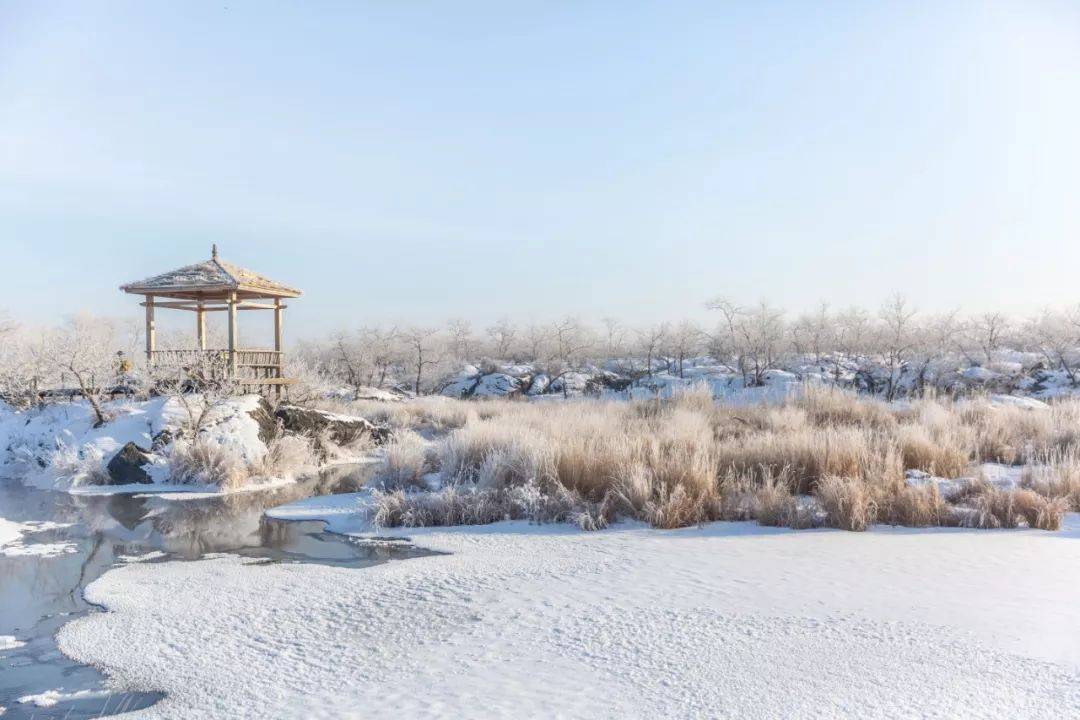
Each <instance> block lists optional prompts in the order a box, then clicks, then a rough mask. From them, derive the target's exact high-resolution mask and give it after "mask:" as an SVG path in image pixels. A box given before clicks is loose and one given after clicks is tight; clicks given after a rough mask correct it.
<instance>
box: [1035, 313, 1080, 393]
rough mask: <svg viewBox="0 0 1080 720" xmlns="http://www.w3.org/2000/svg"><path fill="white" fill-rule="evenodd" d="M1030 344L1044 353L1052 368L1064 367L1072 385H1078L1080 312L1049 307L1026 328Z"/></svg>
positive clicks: (1063, 369) (1062, 369) (1037, 350)
mask: <svg viewBox="0 0 1080 720" xmlns="http://www.w3.org/2000/svg"><path fill="white" fill-rule="evenodd" d="M1024 336H1025V338H1026V341H1027V344H1028V345H1029V346H1031V347H1032V348H1033V349H1034V350H1035V351H1036V352H1038V353H1040V354H1041V355H1042V356H1043V357H1044V358H1045V359H1046V363H1047V365H1048V366H1049V367H1051V368H1057V369H1060V370H1061V371H1062V372H1064V373H1065V376H1066V377H1067V378H1068V379H1069V384H1071V385H1076V384H1077V377H1078V376H1077V364H1078V358H1080V355H1078V353H1077V345H1078V343H1080V313H1077V312H1076V311H1075V310H1074V311H1072V312H1060V311H1052V310H1046V311H1044V312H1043V313H1042V314H1041V315H1040V316H1038V317H1037V318H1033V319H1031V320H1029V321H1028V322H1027V324H1026V325H1025V327H1024Z"/></svg>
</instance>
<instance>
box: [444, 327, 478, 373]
mask: <svg viewBox="0 0 1080 720" xmlns="http://www.w3.org/2000/svg"><path fill="white" fill-rule="evenodd" d="M446 335H447V338H448V340H449V343H448V344H449V349H450V352H451V353H453V357H454V359H456V360H459V361H461V362H468V361H469V360H475V359H476V358H475V357H474V354H473V353H474V350H475V347H474V345H475V341H474V338H473V331H472V324H471V323H470V322H469V321H468V320H465V319H463V318H455V319H453V320H451V321H450V322H449V323H447V325H446Z"/></svg>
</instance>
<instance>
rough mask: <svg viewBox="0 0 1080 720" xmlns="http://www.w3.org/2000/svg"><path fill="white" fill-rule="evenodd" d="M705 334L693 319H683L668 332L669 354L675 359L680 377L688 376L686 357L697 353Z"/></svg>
mask: <svg viewBox="0 0 1080 720" xmlns="http://www.w3.org/2000/svg"><path fill="white" fill-rule="evenodd" d="M703 335H704V334H703V333H702V331H701V328H700V327H698V325H697V323H695V322H693V321H692V320H683V321H682V322H680V323H679V324H678V325H676V326H675V327H674V329H673V330H672V331H671V332H670V333H668V347H669V348H670V351H671V352H670V353H669V354H670V355H671V357H672V358H674V360H675V365H676V367H677V368H678V372H679V377H681V378H684V377H686V370H685V365H686V358H688V357H692V356H693V355H696V354H697V352H698V350H699V349H700V348H701V342H702V338H703Z"/></svg>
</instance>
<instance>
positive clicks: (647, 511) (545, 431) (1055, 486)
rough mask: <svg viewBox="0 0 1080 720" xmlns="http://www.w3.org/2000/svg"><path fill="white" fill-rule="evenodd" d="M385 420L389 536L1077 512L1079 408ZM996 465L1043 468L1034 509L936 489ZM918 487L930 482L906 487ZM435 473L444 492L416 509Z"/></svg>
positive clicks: (925, 522) (851, 400) (554, 412)
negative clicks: (493, 524) (454, 528)
mask: <svg viewBox="0 0 1080 720" xmlns="http://www.w3.org/2000/svg"><path fill="white" fill-rule="evenodd" d="M389 405H390V406H391V407H392V408H393V409H392V410H387V413H394V414H396V415H398V416H400V417H398V418H397V419H396V420H395V421H394V422H397V423H398V426H399V427H401V428H403V429H402V430H400V431H399V432H398V434H397V435H396V436H395V439H394V440H392V441H391V442H390V444H389V445H388V446H387V448H386V452H385V460H384V468H383V472H382V475H383V477H384V479H385V481H384V490H385V491H386V492H387V494H386V495H385V496H383V497H381V499H380V506H379V507H380V510H379V513H378V519H379V520H380V521H382V522H387V523H396V524H433V523H434V524H445V523H450V524H454V523H458V522H466V521H467V522H482V521H493V520H494V519H504V518H516V519H529V520H534V521H545V520H551V519H559V520H563V521H572V522H579V524H580V525H582V526H583V527H603V526H604V525H606V524H607V523H609V522H611V521H612V520H614V519H615V518H617V517H626V518H633V519H637V520H641V521H644V522H647V523H649V524H650V525H653V526H654V527H658V528H675V527H684V526H687V525H694V524H698V523H703V522H709V521H713V520H757V521H758V522H759V523H762V524H767V525H777V526H786V527H809V526H813V525H820V524H824V525H829V526H833V527H838V528H844V529H847V530H853V531H859V530H865V529H866V528H867V527H869V526H870V525H871V524H873V523H875V522H884V523H891V524H895V525H908V526H916V527H923V526H935V525H957V524H968V525H972V526H976V527H1014V526H1017V525H1027V526H1030V527H1040V528H1052V527H1056V526H1057V524H1059V523H1060V515H1061V511H1062V510H1061V508H1063V507H1065V506H1066V505H1068V504H1072V506H1073V507H1076V504H1077V503H1078V501H1080V461H1077V460H1076V459H1075V458H1076V457H1080V455H1077V453H1080V450H1076V449H1075V445H1076V443H1077V442H1080V441H1078V440H1077V439H1076V431H1075V430H1074V429H1073V428H1074V426H1072V425H1071V423H1074V422H1076V423H1078V424H1080V403H1076V402H1073V401H1068V402H1066V403H1063V404H1062V406H1061V407H1058V406H1054V407H1052V408H1051V409H1049V410H1047V409H1045V408H1034V409H1032V408H1023V407H1015V406H1008V405H997V404H994V403H993V402H992V401H991V400H990V399H988V398H976V399H971V400H963V401H956V400H952V399H950V398H938V397H933V396H929V397H926V398H923V399H921V400H917V401H913V402H908V403H904V404H902V405H901V404H897V405H890V404H886V403H883V402H880V401H878V400H873V399H865V398H860V397H859V396H857V395H855V394H854V393H851V392H847V391H844V390H839V389H836V388H833V387H824V386H808V387H806V388H805V391H804V392H802V393H797V394H795V395H793V396H792V397H791V398H790V399H788V400H787V401H786V402H784V403H782V404H780V405H771V406H770V405H758V406H749V407H746V406H740V407H735V406H724V405H720V404H718V403H716V402H715V401H714V400H713V398H712V395H711V393H710V392H709V390H708V389H707V388H693V389H691V390H688V391H684V392H679V393H676V394H675V395H674V396H673V397H670V398H666V399H651V400H647V401H637V402H618V401H603V400H577V401H571V402H561V403H554V402H542V403H541V402H536V403H530V402H498V401H486V402H480V403H475V402H473V403H470V402H466V401H446V402H443V401H439V402H432V403H424V404H422V406H421V407H419V408H418V409H411V410H410V409H405V408H407V407H408V406H409V405H410V403H400V404H389ZM386 417H387V418H388V417H389V415H386ZM377 419H380V418H377ZM383 419H384V418H383ZM436 426H439V427H441V428H443V429H442V430H441V431H438V432H432V431H431V430H432V428H434V427H436ZM408 427H413V428H421V429H423V431H424V432H425V434H426V435H427V436H428V437H429V438H430V439H424V438H423V437H421V436H420V435H417V434H416V433H415V432H412V431H410V430H408V429H407V428H408ZM1039 458H1042V459H1041V460H1039ZM987 461H997V462H1002V461H1008V462H1028V463H1033V464H1032V465H1031V467H1030V468H1029V471H1028V472H1027V473H1026V474H1025V480H1024V491H1025V492H1023V493H1022V492H1019V491H1011V490H1010V491H1008V493H1007V496H1003V495H998V494H995V492H996V490H995V488H993V487H992V486H990V485H989V484H988V483H980V482H978V481H972V482H969V483H966V484H965V485H964V486H963V489H962V492H960V493H958V494H957V496H956V497H943V496H942V494H941V492H940V491H939V490H938V486H937V483H938V482H939V481H938V480H934V478H935V477H936V478H971V477H974V476H977V474H978V464H979V463H982V462H987ZM915 470H917V471H922V472H924V473H928V474H929V475H930V476H932V477H931V478H930V481H928V482H921V481H920V482H918V483H915V482H914V481H909V480H908V479H907V477H906V473H907V472H909V471H915ZM430 473H438V475H437V477H438V480H439V482H440V483H441V489H440V490H438V491H437V492H433V493H423V492H420V493H416V492H413V490H412V489H414V488H415V489H422V488H424V487H425V486H426V484H427V481H426V480H425V477H429V474H430ZM430 477H433V476H430ZM940 482H943V481H940ZM399 490H400V491H401V492H398V491H399ZM1036 498H1041V500H1036ZM1043 501H1045V502H1043ZM469 504H471V505H474V506H475V508H474V510H475V511H472V510H467V509H465V508H464V507H463V506H464V505H469ZM574 518H577V519H576V520H575V519H574Z"/></svg>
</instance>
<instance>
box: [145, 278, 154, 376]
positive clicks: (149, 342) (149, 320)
mask: <svg viewBox="0 0 1080 720" xmlns="http://www.w3.org/2000/svg"><path fill="white" fill-rule="evenodd" d="M154 331H155V328H154V296H153V295H147V296H146V364H147V365H148V366H152V365H153V364H154V339H155V338H154Z"/></svg>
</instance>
